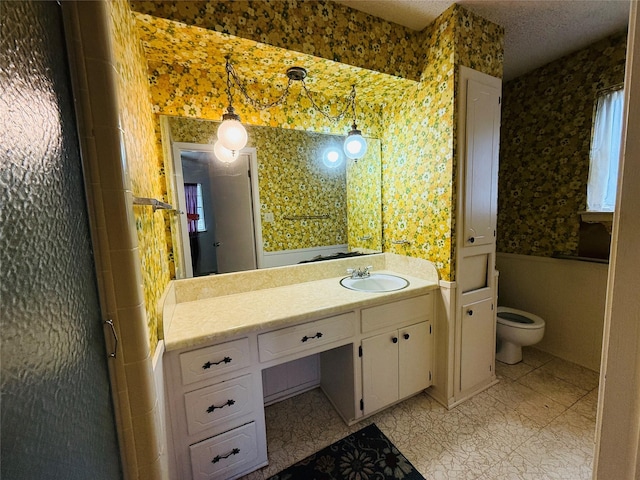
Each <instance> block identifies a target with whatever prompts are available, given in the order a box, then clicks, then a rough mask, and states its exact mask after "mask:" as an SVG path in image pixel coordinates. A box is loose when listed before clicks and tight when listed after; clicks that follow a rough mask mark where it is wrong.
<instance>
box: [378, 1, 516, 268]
mask: <svg viewBox="0 0 640 480" xmlns="http://www.w3.org/2000/svg"><path fill="white" fill-rule="evenodd" d="M424 33H425V40H424V43H423V49H424V51H425V55H426V57H425V65H427V67H426V68H425V70H424V71H423V72H422V77H421V82H420V83H419V84H418V85H417V86H415V87H413V88H411V89H407V90H406V91H405V92H404V94H403V96H402V97H401V98H400V99H399V101H398V102H396V103H395V104H393V105H390V106H388V107H386V108H385V112H384V113H385V117H386V118H388V119H389V121H388V123H387V125H388V128H387V130H386V132H385V134H384V136H383V139H382V140H383V222H384V224H383V231H384V250H385V251H391V252H395V253H400V254H404V255H410V256H415V257H420V258H425V259H427V260H430V261H432V262H434V263H435V265H436V267H437V268H438V271H439V273H440V276H441V278H442V279H444V280H455V275H454V272H455V257H454V252H455V243H454V239H455V235H454V231H455V205H456V195H457V193H456V188H455V185H456V183H455V182H456V171H457V159H456V152H455V142H456V136H455V128H456V116H455V111H456V110H455V108H456V104H455V99H456V97H455V95H456V85H457V83H456V82H457V68H456V67H457V66H458V65H465V66H469V67H472V68H475V69H477V70H480V71H482V72H484V73H488V74H490V75H494V76H499V77H501V76H502V55H503V37H504V30H503V29H502V27H499V26H497V25H495V24H492V23H490V22H487V21H486V20H484V19H482V18H480V17H478V16H476V15H474V14H472V13H470V12H467V11H466V10H464V9H463V8H461V7H459V6H457V5H453V6H452V7H450V8H449V9H448V10H447V11H445V12H444V13H443V14H442V15H441V16H440V17H438V18H437V19H436V20H435V21H434V22H433V23H432V24H431V25H430V26H429V27H428V28H427V29H426V30H425V32H424ZM407 112H412V114H411V115H408V114H407ZM418 112H419V113H418ZM405 240H406V241H407V242H409V243H396V242H402V241H405Z"/></svg>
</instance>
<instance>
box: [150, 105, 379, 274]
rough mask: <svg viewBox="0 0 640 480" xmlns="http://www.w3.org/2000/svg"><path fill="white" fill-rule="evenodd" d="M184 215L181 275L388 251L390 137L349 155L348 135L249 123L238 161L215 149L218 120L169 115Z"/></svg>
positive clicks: (168, 136)
mask: <svg viewBox="0 0 640 480" xmlns="http://www.w3.org/2000/svg"><path fill="white" fill-rule="evenodd" d="M162 123H163V132H164V134H163V141H164V142H165V143H167V144H169V145H170V148H169V150H170V151H171V153H172V156H173V168H174V172H173V175H172V179H173V182H172V183H173V190H174V192H173V195H174V201H175V203H176V204H177V205H178V206H179V210H180V212H181V215H179V222H176V225H174V226H175V227H176V230H177V231H176V232H174V233H175V235H174V242H175V243H176V244H177V245H176V246H175V247H174V252H175V254H176V257H181V258H176V259H175V260H176V276H177V277H178V278H184V277H190V276H200V275H209V274H213V273H227V272H234V271H240V270H249V269H254V268H267V267H274V266H281V265H290V264H294V263H300V262H308V261H317V260H321V259H329V258H340V257H342V256H350V255H359V254H363V253H377V252H380V251H382V220H381V189H380V184H381V166H380V153H381V152H380V141H379V140H378V139H368V141H369V148H368V150H367V153H366V155H365V156H364V157H363V158H361V159H359V160H357V161H354V160H351V159H347V158H346V157H345V155H344V152H343V151H342V145H343V143H344V138H345V137H344V136H339V135H327V134H322V133H316V132H306V131H300V130H289V129H282V128H272V127H258V126H247V131H248V134H249V143H248V145H247V147H246V148H244V149H243V150H242V151H241V154H240V155H239V156H238V159H237V160H236V161H235V162H233V163H230V164H229V163H224V162H220V161H219V160H218V159H217V158H216V157H215V154H214V152H213V142H212V139H215V132H216V130H217V127H218V122H213V121H209V120H200V119H190V118H183V117H163V118H162Z"/></svg>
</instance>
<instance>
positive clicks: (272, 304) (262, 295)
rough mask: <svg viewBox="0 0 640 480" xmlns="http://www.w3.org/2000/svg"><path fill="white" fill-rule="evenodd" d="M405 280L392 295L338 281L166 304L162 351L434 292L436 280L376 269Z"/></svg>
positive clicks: (330, 280)
mask: <svg viewBox="0 0 640 480" xmlns="http://www.w3.org/2000/svg"><path fill="white" fill-rule="evenodd" d="M375 273H391V274H396V275H399V276H401V277H403V278H406V279H407V280H408V281H409V285H408V286H407V287H406V288H404V289H402V290H396V291H393V292H384V293H371V292H361V291H354V290H349V289H347V288H345V287H343V286H341V285H340V279H341V278H343V277H344V275H342V276H340V277H331V278H324V279H319V280H313V281H307V282H302V283H294V284H289V285H283V286H275V287H273V288H262V289H258V290H251V291H244V292H238V293H230V294H226V295H220V296H215V297H210V298H201V299H197V300H193V301H183V302H180V303H176V304H175V305H172V311H171V321H170V323H168V324H167V325H166V330H165V338H164V341H165V346H166V349H167V350H168V351H170V350H177V349H180V348H185V347H193V346H197V345H200V344H206V343H211V342H216V341H221V340H225V339H228V338H231V337H234V336H237V335H241V334H246V333H249V332H255V331H259V330H270V329H277V328H282V327H285V326H287V325H291V324H295V323H299V322H303V321H305V320H313V319H318V318H323V317H326V316H331V315H334V314H338V313H342V312H346V311H349V310H353V309H355V308H361V307H364V306H367V305H376V304H380V303H385V302H388V301H393V300H400V299H403V298H408V297H413V296H416V295H419V294H422V293H427V292H428V291H430V290H433V289H436V288H438V282H437V279H433V278H432V279H425V278H418V277H415V276H412V275H407V274H405V273H402V272H398V271H396V270H379V271H376V272H375Z"/></svg>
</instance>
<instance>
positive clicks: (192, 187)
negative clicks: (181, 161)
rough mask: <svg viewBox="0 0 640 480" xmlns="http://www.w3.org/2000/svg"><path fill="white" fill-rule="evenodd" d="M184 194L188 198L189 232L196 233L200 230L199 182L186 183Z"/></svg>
mask: <svg viewBox="0 0 640 480" xmlns="http://www.w3.org/2000/svg"><path fill="white" fill-rule="evenodd" d="M184 196H185V200H186V208H187V226H188V229H189V233H195V232H197V231H198V184H197V183H185V184H184Z"/></svg>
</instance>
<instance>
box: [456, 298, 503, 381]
mask: <svg viewBox="0 0 640 480" xmlns="http://www.w3.org/2000/svg"><path fill="white" fill-rule="evenodd" d="M492 303H493V300H492V299H491V298H487V299H485V300H481V301H479V302H474V303H470V304H467V305H463V306H462V332H461V333H462V342H461V348H460V391H464V390H466V389H467V388H471V387H473V386H474V385H477V384H479V383H480V382H482V381H484V380H487V379H488V378H489V377H491V375H493V359H494V353H495V348H496V335H495V326H496V322H495V316H494V310H493V309H492Z"/></svg>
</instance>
